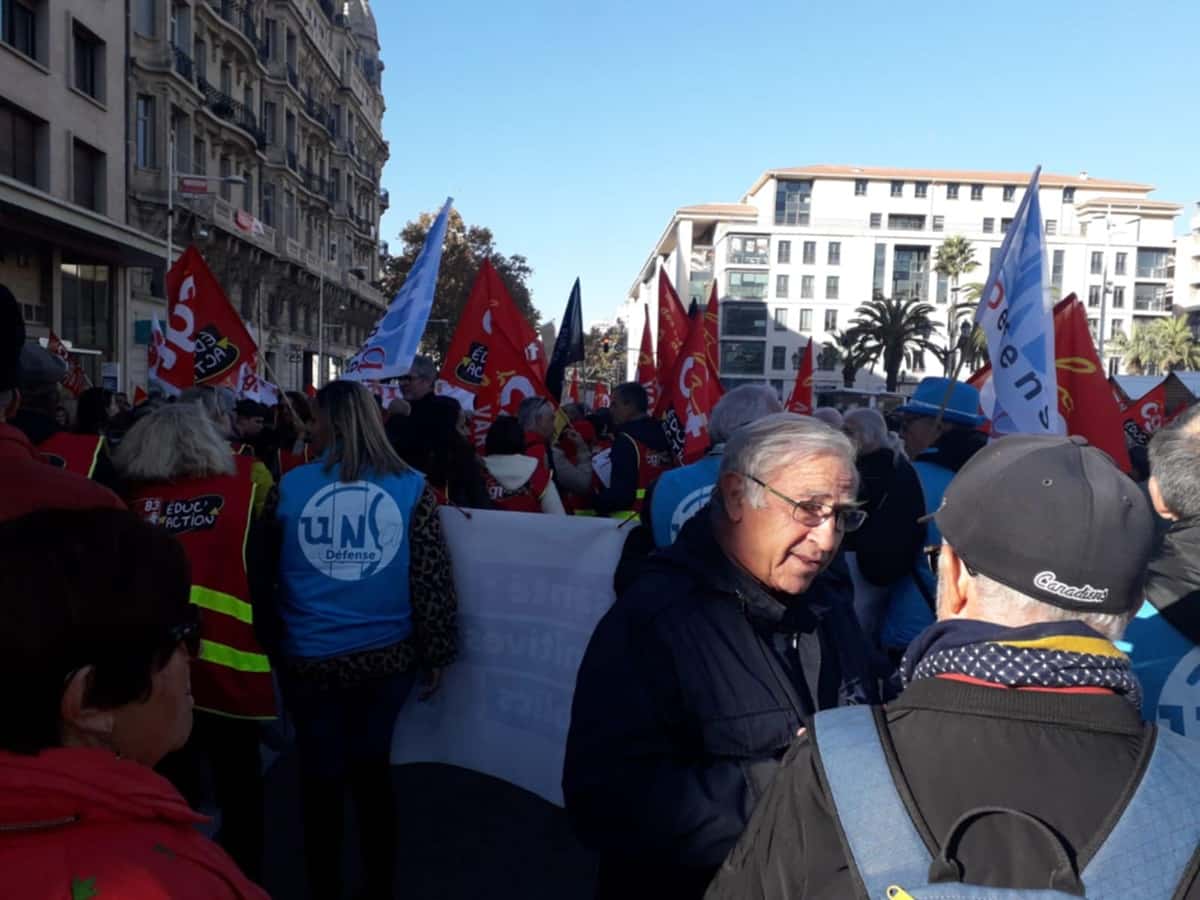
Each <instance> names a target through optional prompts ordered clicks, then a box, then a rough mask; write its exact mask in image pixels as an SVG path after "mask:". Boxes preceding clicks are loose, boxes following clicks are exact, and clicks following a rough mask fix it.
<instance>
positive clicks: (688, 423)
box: [660, 286, 722, 463]
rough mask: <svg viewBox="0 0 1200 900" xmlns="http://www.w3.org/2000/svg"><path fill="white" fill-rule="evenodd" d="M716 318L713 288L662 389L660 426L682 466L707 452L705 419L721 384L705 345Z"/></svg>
mask: <svg viewBox="0 0 1200 900" xmlns="http://www.w3.org/2000/svg"><path fill="white" fill-rule="evenodd" d="M717 315H718V310H717V291H716V287H715V286H714V288H713V292H712V296H711V297H710V298H709V301H708V308H707V309H706V310H705V311H704V318H702V319H700V320H698V321H697V322H696V327H695V328H693V329H692V332H691V334H689V335H688V340H687V343H686V344H685V345H684V347H683V350H682V351H681V352H680V354H679V359H678V360H677V361H676V363H675V371H674V373H673V374H672V377H671V380H670V381H668V382H667V383H666V384H665V385H664V387H663V397H662V407H663V409H664V410H665V413H664V415H663V426H664V427H665V428H666V431H667V437H668V438H669V439H670V441H671V445H672V449H673V450H674V451H675V456H676V457H678V458H679V460H680V461H681V462H683V463H690V462H694V461H695V460H697V459H699V458H700V457H701V456H703V455H704V454H705V453H706V452H707V451H708V445H709V440H708V417H709V415H710V414H711V413H712V410H713V407H714V406H716V405H717V401H718V400H719V399H720V398H721V393H722V392H721V382H720V379H719V378H718V376H717V372H716V370H715V369H714V368H713V365H712V354H711V352H710V350H709V346H708V344H709V338H710V328H709V321H710V317H711V321H713V322H715V321H716V317H717ZM660 346H661V345H660Z"/></svg>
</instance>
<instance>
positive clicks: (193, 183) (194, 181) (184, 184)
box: [175, 175, 213, 194]
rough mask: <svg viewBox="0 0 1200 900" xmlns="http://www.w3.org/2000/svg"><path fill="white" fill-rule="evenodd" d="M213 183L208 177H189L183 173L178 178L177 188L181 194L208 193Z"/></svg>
mask: <svg viewBox="0 0 1200 900" xmlns="http://www.w3.org/2000/svg"><path fill="white" fill-rule="evenodd" d="M212 183H213V182H212V181H210V180H209V179H207V178H189V177H188V176H186V175H182V176H179V178H178V179H177V183H176V185H175V190H176V191H178V192H179V193H180V194H207V193H210V191H209V186H210V185H211V184H212Z"/></svg>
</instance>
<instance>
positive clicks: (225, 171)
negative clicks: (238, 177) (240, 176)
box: [217, 156, 233, 203]
mask: <svg viewBox="0 0 1200 900" xmlns="http://www.w3.org/2000/svg"><path fill="white" fill-rule="evenodd" d="M219 165H220V169H219V170H218V172H217V174H218V175H219V176H220V177H221V199H222V200H224V201H225V202H226V203H232V202H233V185H231V184H230V183H229V182H228V181H226V180H225V179H226V178H229V177H230V176H231V175H233V160H232V159H231V158H230V157H228V156H222V157H221V159H220V162H219Z"/></svg>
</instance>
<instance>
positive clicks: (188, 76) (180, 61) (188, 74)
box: [171, 44, 196, 84]
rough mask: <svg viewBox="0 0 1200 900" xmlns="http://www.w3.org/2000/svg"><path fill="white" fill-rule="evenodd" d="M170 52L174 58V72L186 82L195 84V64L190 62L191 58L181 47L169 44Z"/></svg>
mask: <svg viewBox="0 0 1200 900" xmlns="http://www.w3.org/2000/svg"><path fill="white" fill-rule="evenodd" d="M171 54H172V55H173V56H174V58H175V74H176V75H178V76H179V77H180V78H182V79H184V80H185V81H187V82H188V84H195V83H196V82H195V79H196V66H195V63H193V62H192V58H191V57H190V56H188V54H187V53H185V52H184V50H183V48H181V47H176V46H175V45H174V44H172V45H171Z"/></svg>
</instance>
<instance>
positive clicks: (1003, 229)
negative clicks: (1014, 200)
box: [1000, 219, 1012, 234]
mask: <svg viewBox="0 0 1200 900" xmlns="http://www.w3.org/2000/svg"><path fill="white" fill-rule="evenodd" d="M1011 227H1012V219H1001V220H1000V233H1001V234H1008V229H1009V228H1011Z"/></svg>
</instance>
